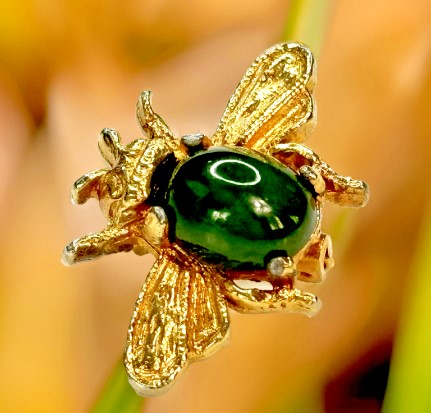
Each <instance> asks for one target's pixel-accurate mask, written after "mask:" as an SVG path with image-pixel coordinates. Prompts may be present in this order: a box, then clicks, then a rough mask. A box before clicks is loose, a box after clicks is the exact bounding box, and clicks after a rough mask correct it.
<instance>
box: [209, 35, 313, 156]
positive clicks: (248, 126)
mask: <svg viewBox="0 0 431 413" xmlns="http://www.w3.org/2000/svg"><path fill="white" fill-rule="evenodd" d="M313 87H314V59H313V56H312V54H311V52H310V51H309V50H308V49H307V48H306V47H305V46H303V45H301V44H298V43H281V44H278V45H275V46H273V47H271V48H270V49H268V50H267V51H265V52H264V53H263V54H262V55H260V56H259V57H258V58H257V59H256V60H255V61H254V63H253V64H252V65H251V66H250V68H249V69H248V70H247V72H246V74H245V75H244V78H243V79H242V80H241V82H240V83H239V85H238V87H237V88H236V90H235V92H234V93H233V95H232V96H231V98H230V100H229V103H228V105H227V108H226V110H225V112H224V114H223V117H222V119H221V121H220V123H219V125H218V128H217V130H216V132H215V133H214V136H213V137H212V139H211V140H212V142H213V144H214V145H237V146H246V147H248V148H252V149H255V150H258V151H260V152H268V150H269V149H270V148H271V147H273V146H274V145H276V144H277V143H281V142H303V141H304V140H305V139H306V137H307V135H308V134H309V133H310V132H311V130H312V129H313V128H314V124H315V118H314V103H313V98H312V95H311V93H312V90H313Z"/></svg>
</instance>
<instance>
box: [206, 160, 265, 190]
mask: <svg viewBox="0 0 431 413" xmlns="http://www.w3.org/2000/svg"><path fill="white" fill-rule="evenodd" d="M224 163H239V164H241V165H244V166H246V167H247V168H250V169H251V170H252V171H253V172H254V173H255V174H256V178H255V179H254V180H253V181H250V182H238V181H232V180H231V179H226V178H224V177H223V176H221V175H219V174H218V173H217V168H218V167H219V166H220V165H222V164H224ZM210 173H211V175H212V176H213V177H214V178H217V179H220V180H222V181H225V182H228V183H230V184H234V185H244V186H246V185H256V184H257V183H259V182H260V181H261V179H262V178H261V176H260V173H259V171H258V170H257V169H256V168H255V167H254V166H252V165H249V164H248V163H246V162H243V161H240V160H238V159H222V160H220V161H217V162H215V163H214V165H212V166H211V168H210Z"/></svg>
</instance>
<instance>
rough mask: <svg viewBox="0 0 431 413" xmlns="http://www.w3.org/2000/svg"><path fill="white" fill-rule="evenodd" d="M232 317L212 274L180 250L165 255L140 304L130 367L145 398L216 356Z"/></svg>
mask: <svg viewBox="0 0 431 413" xmlns="http://www.w3.org/2000/svg"><path fill="white" fill-rule="evenodd" d="M228 333H229V315H228V309H227V305H226V302H225V300H224V298H223V296H222V294H221V292H220V287H219V285H218V283H217V281H216V278H215V277H213V275H212V273H211V271H210V270H208V269H207V268H205V267H203V266H201V265H200V264H199V263H198V262H196V261H194V260H191V259H190V258H189V257H187V256H186V255H185V253H184V252H183V251H182V250H180V249H179V247H177V246H174V247H170V248H165V249H163V250H162V251H161V253H160V255H159V257H158V259H157V261H156V263H155V264H154V266H153V268H152V269H151V271H150V273H149V275H148V277H147V279H146V281H145V284H144V286H143V288H142V291H141V293H140V295H139V298H138V300H137V302H136V306H135V311H134V313H133V316H132V320H131V323H130V328H129V331H128V337H127V345H126V351H125V355H124V363H125V366H126V370H127V374H128V376H129V381H130V383H131V385H132V386H133V388H134V389H135V390H136V392H137V393H138V394H140V395H141V396H153V395H157V394H160V393H162V392H164V391H165V390H167V389H168V388H169V386H170V385H171V384H172V383H173V381H174V380H175V378H176V377H177V376H178V374H179V373H180V372H181V371H182V370H183V369H184V368H185V367H186V365H187V364H188V362H190V361H192V360H194V359H197V358H202V357H205V356H207V355H209V354H210V353H212V352H214V351H216V350H217V349H218V348H219V346H220V344H222V343H223V342H224V341H225V340H226V339H227V337H228V335H229V334H228Z"/></svg>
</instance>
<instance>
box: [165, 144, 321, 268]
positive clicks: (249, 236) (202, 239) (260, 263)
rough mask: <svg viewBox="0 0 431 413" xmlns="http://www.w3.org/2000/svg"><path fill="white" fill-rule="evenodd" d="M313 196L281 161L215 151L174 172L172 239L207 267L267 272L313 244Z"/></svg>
mask: <svg viewBox="0 0 431 413" xmlns="http://www.w3.org/2000/svg"><path fill="white" fill-rule="evenodd" d="M307 188H309V189H307ZM311 191H312V189H311V187H310V186H307V184H306V183H305V182H304V181H303V180H302V178H300V177H299V176H298V175H297V174H295V173H294V172H293V171H292V170H291V169H290V168H288V167H285V166H283V165H281V164H280V163H278V162H276V161H275V160H272V159H267V158H265V157H263V156H262V155H260V154H257V153H255V152H253V151H250V150H245V149H230V148H221V147H214V148H211V149H209V150H207V151H204V152H200V153H198V154H197V155H195V156H193V157H191V158H189V159H187V160H186V161H185V162H183V163H181V164H180V165H179V166H178V167H177V168H176V169H175V171H174V174H173V177H172V179H171V181H170V185H169V188H168V193H167V201H168V207H167V212H168V216H169V225H170V228H171V234H172V237H173V238H174V239H175V240H176V241H177V242H179V243H181V245H183V247H184V248H185V249H186V250H188V251H189V252H192V253H194V254H197V255H199V256H200V258H201V259H202V260H204V261H206V262H208V263H211V264H218V265H220V266H222V267H223V268H225V269H238V270H241V269H242V270H251V269H263V268H265V266H266V265H267V263H268V261H269V260H270V259H271V258H274V257H276V256H285V255H289V256H291V257H292V256H294V255H295V254H296V253H297V252H298V251H299V250H301V249H302V248H303V247H304V246H305V244H306V243H307V242H308V240H309V239H310V236H311V235H312V233H313V231H314V228H315V226H316V222H317V211H316V204H315V200H314V198H313V193H312V192H311Z"/></svg>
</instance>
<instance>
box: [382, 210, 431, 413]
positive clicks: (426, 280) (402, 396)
mask: <svg viewBox="0 0 431 413" xmlns="http://www.w3.org/2000/svg"><path fill="white" fill-rule="evenodd" d="M425 217H426V218H425V222H424V225H422V229H421V231H422V236H421V237H420V241H419V245H418V248H417V256H416V259H415V262H414V265H413V268H412V273H411V274H407V277H408V278H409V279H410V280H411V283H410V286H409V291H408V293H407V297H406V300H405V305H404V311H403V315H402V318H401V321H400V325H399V328H398V334H397V338H396V341H395V349H394V355H393V357H392V362H391V370H390V374H389V383H388V387H387V392H386V397H385V401H384V406H383V413H405V412H414V413H429V412H431V357H430V349H431V323H430V314H431V277H430V269H431V202H430V204H429V208H428V213H427V214H425ZM409 275H410V276H409Z"/></svg>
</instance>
